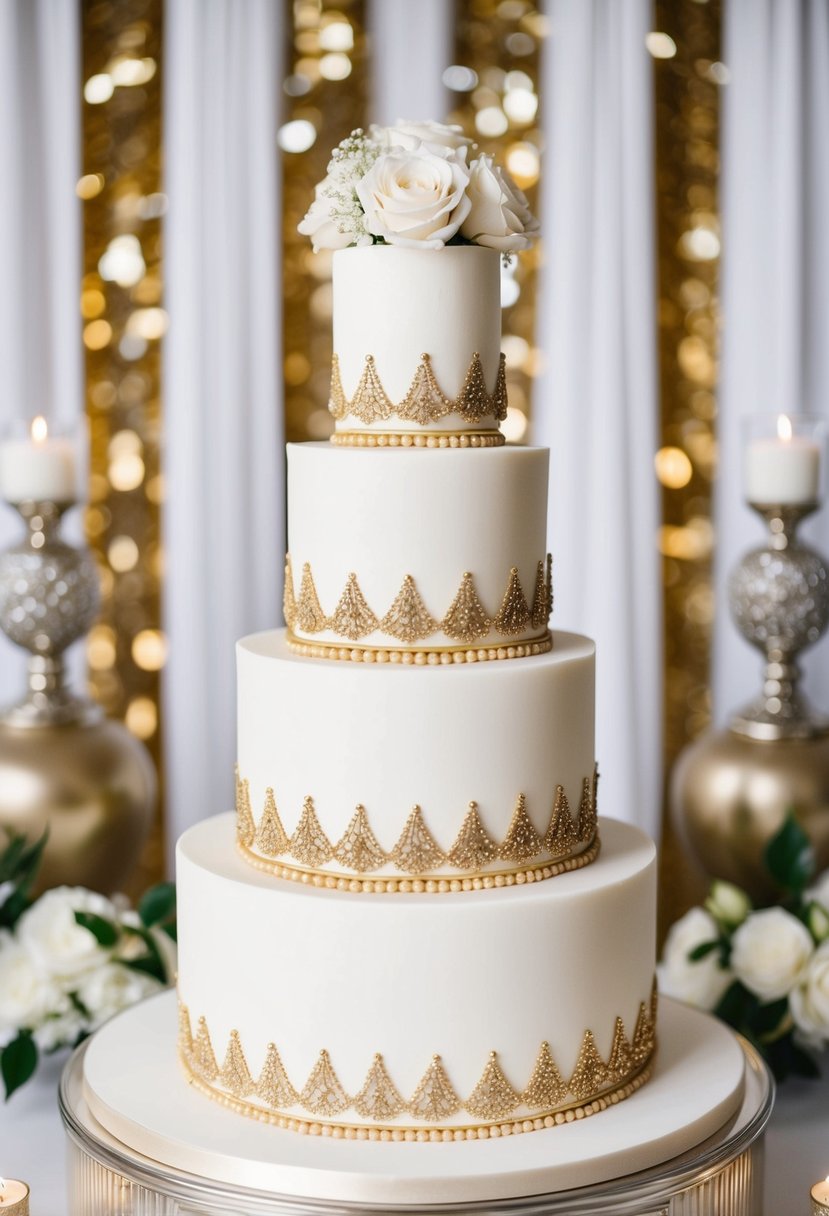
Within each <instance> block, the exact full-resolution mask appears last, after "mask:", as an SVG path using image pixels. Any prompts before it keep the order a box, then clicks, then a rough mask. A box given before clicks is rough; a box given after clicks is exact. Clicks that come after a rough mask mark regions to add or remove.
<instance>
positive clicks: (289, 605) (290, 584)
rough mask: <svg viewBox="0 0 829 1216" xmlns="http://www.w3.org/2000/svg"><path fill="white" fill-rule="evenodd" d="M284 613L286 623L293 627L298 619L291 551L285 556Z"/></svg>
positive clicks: (290, 627)
mask: <svg viewBox="0 0 829 1216" xmlns="http://www.w3.org/2000/svg"><path fill="white" fill-rule="evenodd" d="M282 615H283V616H284V617H285V624H286V625H287V626H288V628H289V629H293V627H294V622H295V621H296V595H295V594H294V572H293V569H292V567H291V555H290V553H289V554H288V556H287V557H286V558H285V586H284V588H283V591H282Z"/></svg>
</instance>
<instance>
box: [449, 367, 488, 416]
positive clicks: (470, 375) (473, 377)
mask: <svg viewBox="0 0 829 1216" xmlns="http://www.w3.org/2000/svg"><path fill="white" fill-rule="evenodd" d="M491 412H492V400H491V398H490V396H489V393H488V392H487V391H486V381H485V379H484V368H483V364H482V363H481V356H480V355H479V354H478V352H477V351H475V353H474V355H473V356H472V362H471V363H470V364H469V368H468V370H467V373H466V377H465V379H464V382H463V387H462V388H461V391H460V393H459V394H458V398H457V400H456V402H455V413H457V414H460V416H461V417H462V418H464V419H465V420H466V421H467V422H480V420H481V419H482V418H485V417H486V415H487V414H489V413H491Z"/></svg>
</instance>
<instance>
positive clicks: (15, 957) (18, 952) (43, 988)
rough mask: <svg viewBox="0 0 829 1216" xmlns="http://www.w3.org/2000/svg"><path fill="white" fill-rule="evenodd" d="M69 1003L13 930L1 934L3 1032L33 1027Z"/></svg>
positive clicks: (0, 1018)
mask: <svg viewBox="0 0 829 1216" xmlns="http://www.w3.org/2000/svg"><path fill="white" fill-rule="evenodd" d="M66 1004H67V1001H66V997H65V996H64V995H63V993H62V992H61V990H60V988H58V987H57V986H56V985H55V984H54V983H53V982H51V981H50V980H49V978H48V976H45V975H43V973H42V972H41V971H40V969H39V968H38V967H37V966H36V965H35V963H34V960H33V959H32V957H31V955H30V954H29V952H28V950H26V949H25V947H24V946H22V945H21V944H20V942H18V941H16V940H15V938H14V937H13V936H12V935H11V933H8V932H3V933H0V1031H2V1032H3V1038H6V1039H8V1038H12V1037H13V1034H12V1033H11V1032H13V1031H16V1030H22V1029H24V1028H25V1029H27V1030H33V1029H34V1028H35V1027H36V1026H37V1025H39V1023H40V1022H42V1021H43V1019H44V1018H45V1017H46V1015H47V1014H48V1013H50V1012H53V1011H59V1010H60V1009H62V1008H64V1007H65V1006H66Z"/></svg>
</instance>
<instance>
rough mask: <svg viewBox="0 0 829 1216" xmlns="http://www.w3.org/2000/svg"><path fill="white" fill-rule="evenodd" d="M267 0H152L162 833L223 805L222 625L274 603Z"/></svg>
mask: <svg viewBox="0 0 829 1216" xmlns="http://www.w3.org/2000/svg"><path fill="white" fill-rule="evenodd" d="M282 19H283V6H282V5H280V4H274V3H273V2H272V0H245V2H244V3H239V2H238V0H168V3H167V5H166V9H165V37H166V43H165V55H164V58H165V80H164V89H165V111H164V153H165V165H166V170H165V190H166V192H167V195H168V198H169V210H168V213H167V217H166V225H165V233H164V241H165V246H164V248H165V282H166V305H167V309H168V312H169V317H170V325H169V332H168V335H167V337H166V339H165V347H164V430H165V461H164V473H165V487H166V500H165V505H164V534H165V551H166V567H165V590H164V621H165V629H166V631H167V635H168V638H169V659H168V664H167V667H166V670H165V680H164V722H165V747H166V755H165V772H166V784H167V807H168V816H167V839H168V841H169V842H170V847H171V848H172V846H173V844H174V842H175V840H176V838H177V836H178V835H179V833H180V832H181V831H182V830H183V829H184V828H185V827H187V826H188V824H190V823H193V822H194V821H196V820H197V819H200V818H203V817H204V816H206V815H209V814H213V813H216V812H218V811H221V810H226V809H229V808H230V806H231V805H232V789H233V766H234V763H235V754H236V720H235V688H236V674H235V649H234V648H235V643H236V640H237V638H239V637H240V636H242V635H243V634H246V633H250V632H251V631H253V630H257V629H264V628H269V627H272V626H274V625H277V624H278V623H279V622H280V620H281V616H280V611H279V603H280V599H281V570H282V559H283V555H284V524H283V498H284V484H285V483H284V454H283V444H282V440H283V435H282V415H283V409H282V401H281V388H280V386H281V358H280V326H281V317H280V297H281V291H280V282H281V277H280V264H279V234H280V223H281V219H280V200H279V186H278V176H277V175H278V155H277V142H276V137H277V126H278V107H279V97H280V86H281V81H282V75H283V73H282V70H281V61H282V54H283V38H284V31H283V28H282Z"/></svg>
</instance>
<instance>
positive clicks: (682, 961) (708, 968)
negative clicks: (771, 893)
mask: <svg viewBox="0 0 829 1216" xmlns="http://www.w3.org/2000/svg"><path fill="white" fill-rule="evenodd" d="M765 860H766V865H767V867H768V869H769V871H770V873H771V875H772V877H773V878H774V880H775V882H776V884H777V885H778V887H779V889H780V890H781V892H782V902H781V903H780V904H779V905H777V906H774V907H769V908H761V909H755V908H754V907H753V906H752V903H751V900H750V899H749V897H748V895H746V893H745V892H744V891H742V890H741V889H740V888H739V887H736V886H734V885H733V884H731V883H728V882H721V881H715V882H714V883H713V884H712V886H711V891H710V894H709V897H708V899H707V900H706V901H705V906H704V907H702V908H692V909H691V910H690V912H687V913H686V914H685V915H684V916H683V917H682V918H681V919H680V920H678V921H677V922H676V923H675V924H674V925H673V926H672V927H671V930H670V932H669V933H668V937H667V939H666V942H665V948H664V951H663V955H662V960H661V963H660V966H659V988H660V991H661V992H663V993H665V995H667V996H674V997H677V998H679V999H680V1000H683V1001H687V1002H688V1003H689V1004H691V1005H696V1006H698V1007H699V1008H700V1009H707V1010H710V1011H712V1012H714V1013H715V1014H717V1015H718V1016H719V1017H721V1018H722V1019H723V1020H724V1021H726V1022H728V1023H729V1025H731V1026H733V1027H734V1028H735V1030H738V1031H739V1032H740V1033H741V1034H743V1035H745V1037H746V1038H747V1039H749V1040H750V1041H751V1042H752V1043H753V1044H754V1045H755V1046H756V1047H757V1048H758V1050H759V1051H760V1052H761V1053H762V1055H763V1056H764V1057H765V1059H766V1060H767V1061H768V1063H769V1065H770V1066H771V1068H772V1071H773V1072H774V1074H775V1076H776V1077H777V1079H778V1080H784V1079H785V1077H787V1076H789V1075H790V1074H796V1075H800V1076H810V1077H814V1076H817V1075H818V1072H819V1069H818V1063H817V1057H818V1055H819V1053H820V1052H822V1051H823V1050H824V1049H825V1048H826V1047H827V1045H829V870H826V871H824V873H823V874H822V875H821V876H820V877H819V878H817V879H815V876H814V871H815V859H814V851H813V849H812V847H811V845H810V843H809V840H808V837H807V836H806V834H805V832H804V831H803V829H802V828H801V827H800V826H799V825H798V823H797V821H796V820H795V818H794V816H793V815H790V816H789V817H788V818H787V820H786V822H785V823H784V825H783V827H782V828H781V829H780V831H779V832H778V833H777V835H776V836H775V837H774V838H773V839H772V840H771V841H770V843H769V845H768V847H767V849H766V855H765Z"/></svg>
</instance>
